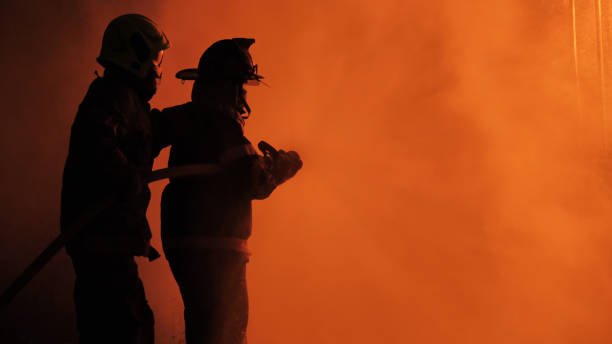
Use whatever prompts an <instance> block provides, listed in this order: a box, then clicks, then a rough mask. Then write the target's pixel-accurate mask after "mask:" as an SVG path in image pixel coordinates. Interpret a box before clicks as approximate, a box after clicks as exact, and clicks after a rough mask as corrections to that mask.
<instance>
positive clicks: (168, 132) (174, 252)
mask: <svg viewBox="0 0 612 344" xmlns="http://www.w3.org/2000/svg"><path fill="white" fill-rule="evenodd" d="M254 41H255V40H253V39H245V38H234V39H226V40H221V41H218V42H216V43H215V44H213V45H212V46H211V47H209V48H208V49H207V50H206V51H205V52H204V54H203V55H202V58H201V59H200V62H199V65H198V68H197V69H187V70H183V71H181V72H179V73H178V74H177V77H178V78H180V79H184V80H195V82H194V85H193V91H192V101H191V102H189V103H186V104H183V105H179V106H176V107H172V108H168V109H165V110H164V111H163V112H162V116H161V117H160V123H159V126H160V144H161V145H162V146H164V145H170V144H171V145H172V149H171V152H170V159H169V163H168V165H169V166H171V167H172V166H179V165H189V164H216V165H218V166H221V168H222V169H221V171H222V172H219V173H217V174H212V175H208V176H199V177H190V178H174V179H171V181H170V183H169V184H168V186H167V187H166V188H165V190H164V192H163V196H162V214H161V216H162V229H161V230H162V240H163V245H164V252H165V254H166V258H167V259H168V262H169V263H170V267H171V269H172V273H173V274H174V278H175V279H176V281H177V283H178V285H179V288H180V291H181V295H182V296H183V303H184V305H185V333H186V339H187V343H188V344H196V343H206V344H241V343H245V342H246V337H245V335H246V328H247V318H248V308H249V306H248V299H247V289H246V280H245V269H246V263H247V262H248V260H249V259H248V256H249V253H248V251H247V239H248V238H249V236H250V235H251V201H252V200H253V199H264V198H266V197H268V196H269V195H270V193H271V192H272V191H273V190H274V188H276V186H278V185H279V184H280V183H282V182H284V181H285V180H287V179H289V178H291V177H292V176H293V175H295V173H296V172H297V171H298V170H299V169H300V168H301V166H302V162H301V160H300V158H299V156H298V154H297V153H295V152H284V151H278V152H274V157H272V155H266V156H265V157H264V156H260V155H258V154H257V153H256V151H255V149H254V148H253V146H252V145H251V143H250V142H249V140H247V138H246V137H245V136H244V133H243V125H244V120H245V118H246V117H247V114H248V113H250V108H249V106H248V104H247V102H246V99H245V96H246V91H245V89H244V87H243V86H244V84H246V83H250V84H258V83H259V82H260V80H261V78H262V77H261V76H260V75H258V74H257V66H254V65H253V63H252V60H251V56H250V54H249V52H248V48H249V47H250V46H251V44H253V42H254Z"/></svg>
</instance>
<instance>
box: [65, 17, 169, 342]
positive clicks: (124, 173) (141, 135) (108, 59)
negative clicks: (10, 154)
mask: <svg viewBox="0 0 612 344" xmlns="http://www.w3.org/2000/svg"><path fill="white" fill-rule="evenodd" d="M168 47H169V42H168V40H167V38H166V36H165V35H164V33H163V32H162V31H161V30H160V29H159V27H158V26H157V25H156V24H155V23H154V22H153V21H151V20H150V19H149V18H147V17H144V16H141V15H137V14H127V15H123V16H120V17H117V18H115V19H114V20H112V21H111V22H110V23H109V25H108V27H107V28H106V31H105V32H104V37H103V39H102V49H101V52H100V56H99V57H98V59H97V60H98V62H99V63H100V64H101V65H102V66H103V67H104V75H103V77H99V76H98V77H97V78H96V79H95V80H94V81H93V82H92V83H91V85H90V87H89V90H88V92H87V94H86V96H85V98H84V100H83V102H82V103H81V105H80V106H79V109H78V112H77V115H76V118H75V120H74V123H73V125H72V129H71V135H70V144H69V151H68V157H67V159H66V164H65V168H64V175H63V185H62V200H61V221H60V222H61V227H62V230H68V228H69V227H70V226H72V225H74V223H75V221H78V219H79V217H80V216H82V215H83V214H84V213H86V212H87V211H88V210H89V209H91V208H92V207H96V204H98V203H99V202H100V201H101V200H104V199H107V198H108V199H111V200H112V199H113V197H116V198H115V199H116V201H115V202H112V204H111V206H110V207H109V208H108V209H106V210H105V211H104V212H103V213H102V214H101V215H100V216H98V217H97V218H96V219H95V220H94V221H91V222H90V223H87V224H85V226H84V228H83V229H82V230H81V231H80V232H79V234H78V235H77V236H76V238H74V239H73V240H71V241H70V242H69V243H68V244H67V245H66V250H67V252H68V254H69V255H70V257H71V259H72V263H73V266H74V270H75V273H76V281H75V289H74V302H75V305H76V319H77V329H78V331H79V340H80V342H81V343H139V344H140V343H153V341H154V337H153V312H152V311H151V309H150V307H149V305H148V302H147V300H146V298H145V293H144V289H143V285H142V282H141V280H140V278H139V276H138V270H137V265H136V263H135V261H134V256H148V257H149V258H150V259H154V258H156V253H157V252H156V251H155V250H154V249H152V248H151V247H150V244H149V242H150V238H151V233H150V230H149V225H148V223H147V219H146V216H145V215H146V209H147V206H148V203H149V199H150V191H149V188H148V186H147V185H146V183H144V182H143V179H142V175H143V173H147V172H150V171H151V168H152V165H153V158H154V155H155V154H156V153H157V151H154V149H153V148H154V146H153V135H152V123H151V118H150V116H151V111H150V107H149V103H148V102H149V100H150V99H151V98H152V97H153V95H154V94H155V92H156V89H157V83H158V82H159V79H160V78H161V62H162V57H163V51H164V50H165V49H167V48H168ZM157 256H159V255H158V254H157Z"/></svg>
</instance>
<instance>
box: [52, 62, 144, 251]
mask: <svg viewBox="0 0 612 344" xmlns="http://www.w3.org/2000/svg"><path fill="white" fill-rule="evenodd" d="M127 85H128V84H126V82H125V80H121V78H120V77H118V76H116V75H115V76H114V75H113V74H112V73H109V75H106V74H105V76H104V77H103V78H100V77H98V78H96V79H95V80H94V81H93V82H92V84H91V86H90V87H89V90H88V92H87V95H86V96H85V99H84V100H83V102H82V103H81V105H80V106H79V110H78V113H77V115H76V118H75V120H74V124H73V125H72V131H71V136H70V145H69V152H68V158H67V160H66V165H65V168H64V175H63V184H62V200H61V226H62V230H64V229H65V228H67V227H68V226H70V225H71V224H72V223H73V222H74V221H75V220H76V219H78V217H79V216H80V215H82V213H83V212H85V211H87V210H88V209H90V208H91V207H96V206H97V205H98V204H99V203H100V201H101V200H104V199H108V198H115V199H116V200H117V201H115V202H113V203H112V205H111V206H110V207H109V208H108V209H107V210H106V211H104V212H103V213H102V215H101V216H99V217H98V218H97V219H96V220H95V221H93V222H90V223H88V224H87V225H86V226H85V228H83V229H82V230H81V231H80V233H79V236H78V237H77V238H76V239H75V240H73V241H72V242H70V243H69V244H68V245H67V249H68V252H69V253H73V252H76V251H80V250H85V251H89V252H97V251H99V252H104V253H122V254H131V255H144V254H146V251H147V249H148V245H149V240H150V238H151V232H150V229H149V225H148V223H147V219H146V209H147V206H148V203H149V199H150V191H149V189H148V187H147V185H146V184H144V183H142V182H141V181H140V175H141V174H142V173H144V172H147V171H150V170H151V168H152V166H153V158H154V155H155V154H154V150H153V145H152V144H153V141H152V140H153V139H152V125H151V118H150V107H149V104H148V102H147V101H148V99H143V97H141V96H140V95H139V94H138V92H137V91H136V90H135V89H134V88H131V87H128V86H127Z"/></svg>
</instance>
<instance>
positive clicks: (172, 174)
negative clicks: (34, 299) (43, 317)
mask: <svg viewBox="0 0 612 344" xmlns="http://www.w3.org/2000/svg"><path fill="white" fill-rule="evenodd" d="M220 171H221V166H219V165H216V164H194V165H184V166H177V167H171V168H164V169H160V170H155V171H152V172H151V173H150V174H148V175H147V176H146V177H145V182H146V183H152V182H155V181H158V180H162V179H166V178H177V177H187V176H196V175H197V176H202V175H210V174H215V173H218V172H220ZM115 201H116V199H115V197H114V196H113V197H108V198H106V199H104V200H102V201H101V202H99V203H97V204H96V205H95V206H92V207H91V208H89V209H88V210H87V211H85V212H84V213H83V214H82V215H81V216H80V217H79V218H78V219H76V220H75V221H74V222H73V223H72V224H71V225H70V226H69V227H68V228H66V229H65V230H64V231H63V232H62V233H61V234H59V235H58V236H57V237H56V238H55V240H53V241H52V242H51V243H50V244H49V245H48V246H47V247H46V248H45V249H44V250H43V251H42V252H41V253H40V254H39V255H38V257H36V259H34V261H32V263H31V264H30V265H28V267H27V268H26V269H25V270H24V271H23V272H22V273H21V275H19V277H17V279H16V280H15V281H14V282H13V283H12V284H11V285H10V286H9V287H8V288H7V289H6V290H5V291H4V292H3V293H2V296H0V309H2V308H5V307H6V306H8V304H9V303H10V302H11V301H12V300H13V299H14V298H15V296H17V294H18V293H19V292H20V291H21V290H22V289H23V288H24V287H25V286H26V285H27V284H28V283H29V282H30V281H31V280H32V278H34V276H36V274H38V273H39V272H40V270H42V268H44V267H45V265H47V263H49V261H51V259H52V258H53V257H54V256H55V255H56V254H57V253H58V252H59V251H60V250H61V249H62V248H63V247H64V246H65V245H66V243H68V242H69V241H70V240H72V239H73V238H74V237H75V236H76V235H77V234H78V233H79V232H80V231H81V229H83V228H84V227H85V226H86V225H87V224H88V223H90V222H91V221H92V220H94V219H95V218H96V217H97V216H99V215H100V214H101V213H102V212H104V211H105V210H106V209H108V208H109V207H110V206H112V205H113V203H115Z"/></svg>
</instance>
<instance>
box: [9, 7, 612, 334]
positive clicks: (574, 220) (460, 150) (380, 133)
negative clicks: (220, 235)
mask: <svg viewBox="0 0 612 344" xmlns="http://www.w3.org/2000/svg"><path fill="white" fill-rule="evenodd" d="M142 4H144V2H142ZM142 4H140V5H142ZM105 6H106V7H104V8H100V9H97V8H94V9H92V8H89V7H84V8H83V7H79V11H78V13H80V14H81V15H82V17H83V18H90V19H91V22H90V23H89V24H87V25H85V24H83V22H81V21H80V20H77V19H75V18H81V17H78V16H77V15H76V14H75V13H76V12H70V11H68V12H67V13H69V14H63V15H65V17H66V18H71V20H72V22H71V23H72V24H70V25H71V26H70V25H68V24H66V25H68V26H67V27H66V28H63V27H62V26H61V25H60V24H59V22H60V21H59V20H57V21H53V20H52V19H46V20H50V21H51V23H56V26H57V27H58V30H63V31H62V32H66V33H69V32H75V33H74V35H76V37H77V38H78V39H77V38H75V39H74V42H76V43H74V44H76V45H77V46H75V47H73V46H70V45H68V44H64V45H62V47H63V48H64V49H63V50H61V51H60V52H54V53H53V55H52V57H53V59H54V60H56V61H63V62H62V66H63V67H64V68H63V70H71V69H70V68H72V69H74V71H73V72H74V73H76V74H78V73H83V76H79V77H78V78H77V77H74V79H72V78H70V77H68V78H66V77H63V74H62V75H56V74H53V75H52V76H53V79H54V80H63V83H62V84H61V85H62V87H56V88H51V87H48V88H46V89H47V91H48V92H55V93H53V94H54V97H51V96H50V95H49V96H48V98H43V100H44V102H42V101H41V104H43V103H44V104H46V105H49V104H51V105H53V108H54V109H55V110H56V113H61V114H62V115H61V116H59V120H58V119H57V118H55V119H53V118H51V119H48V123H47V124H48V125H46V127H45V128H52V129H53V130H47V132H48V133H51V134H46V135H55V136H52V138H54V139H55V141H51V142H54V143H53V144H51V145H49V144H46V143H48V142H49V141H45V140H42V139H41V140H40V142H39V143H36V144H32V145H31V146H28V147H30V148H31V149H30V148H28V149H25V148H24V149H22V150H21V151H19V150H15V151H14V153H10V154H15V155H16V156H23V155H26V153H27V152H26V151H29V149H30V150H32V151H35V152H40V151H42V152H43V153H37V154H35V155H34V158H33V161H34V162H32V165H33V166H34V167H38V168H39V169H42V168H48V169H50V170H52V171H53V175H54V177H53V178H50V177H47V176H45V177H44V178H43V177H42V176H38V177H36V178H37V179H35V184H34V185H36V186H37V187H38V186H40V185H45V186H46V189H45V190H46V193H41V192H38V194H43V195H45V197H46V198H45V200H47V202H44V203H41V204H43V205H41V206H34V205H31V204H32V203H28V201H26V198H27V199H30V198H28V197H26V196H25V194H17V195H16V196H11V197H13V198H11V199H12V200H18V201H12V202H8V201H7V202H6V203H7V208H6V209H7V210H6V211H5V213H6V214H7V217H6V218H7V219H10V221H9V220H6V222H7V223H11V224H12V223H18V221H22V222H23V223H28V224H31V226H29V227H26V226H25V225H23V230H20V229H22V227H20V226H12V227H11V226H8V228H10V230H11V231H9V232H7V233H11V234H10V237H11V238H13V237H15V238H18V239H19V240H21V241H19V240H17V241H15V240H13V239H11V245H8V244H4V246H2V248H5V249H6V250H8V251H6V250H5V251H3V252H9V253H10V254H9V255H10V257H14V256H24V257H25V256H34V255H35V253H36V252H37V250H38V249H40V248H42V247H43V245H44V244H43V243H46V241H47V240H49V238H51V237H52V234H49V233H51V232H52V231H51V230H49V228H56V227H54V226H55V225H56V224H55V223H49V224H47V225H46V226H42V225H40V224H36V223H33V222H34V221H33V220H31V219H33V218H39V217H40V218H55V217H52V216H56V215H57V211H58V209H59V208H58V207H59V205H58V204H57V202H58V201H59V187H58V185H57V184H58V183H59V180H60V179H59V176H60V175H61V165H62V164H63V159H64V158H65V149H66V142H67V135H68V131H67V130H68V128H69V124H70V121H71V120H72V119H73V116H74V112H75V110H76V106H77V104H78V102H79V101H80V100H81V97H82V95H83V94H84V93H85V90H84V87H86V85H87V83H88V82H89V81H90V80H91V77H92V76H91V74H90V73H91V70H92V69H93V68H94V67H95V61H94V58H95V56H96V53H97V51H98V42H99V39H100V37H101V36H102V32H103V30H104V26H105V25H106V23H107V22H108V20H110V19H111V18H113V17H114V16H116V15H119V14H122V13H125V12H142V13H143V14H146V15H149V16H151V17H152V18H153V19H155V20H156V21H157V22H159V23H160V25H161V26H162V27H163V28H164V30H165V31H166V34H167V35H168V37H169V39H170V41H171V43H172V45H173V46H172V48H171V49H170V50H169V51H168V53H167V54H166V56H165V58H164V68H165V71H164V80H163V83H162V85H161V89H160V91H159V93H158V95H157V96H156V97H155V98H154V99H153V105H154V106H156V107H159V108H163V107H166V106H172V105H176V104H178V103H183V102H185V101H187V100H188V99H189V94H190V91H191V84H190V83H186V84H184V85H183V84H181V83H180V82H179V81H178V80H176V79H174V77H173V75H174V74H175V73H176V72H177V71H178V70H180V69H182V68H185V67H192V66H195V65H196V64H197V61H198V58H199V57H200V55H201V53H202V52H203V50H204V49H205V48H206V47H208V46H209V45H210V44H211V43H213V42H214V41H216V40H218V39H221V38H229V37H240V36H242V37H254V38H256V40H257V41H256V43H255V45H254V46H253V48H252V52H253V56H254V59H255V62H256V63H257V64H258V65H259V71H260V72H261V73H262V74H263V75H264V76H265V77H266V79H265V81H266V82H267V83H269V84H270V85H271V88H266V87H258V88H250V89H248V91H249V101H250V105H251V107H252V108H253V115H252V117H251V119H249V120H248V121H247V125H246V133H247V136H248V137H249V138H250V139H251V140H252V141H253V142H258V141H259V140H262V139H265V140H266V141H268V142H270V143H272V144H273V145H275V146H277V147H279V148H284V149H295V150H297V151H298V152H300V154H301V155H302V158H303V160H304V168H303V170H302V171H301V172H299V173H298V175H297V176H296V177H295V179H293V180H290V181H289V182H287V183H286V184H284V185H282V186H281V187H280V188H279V189H277V190H276V191H275V192H274V193H273V195H272V196H271V197H270V198H269V199H267V200H265V201H257V202H255V213H254V230H253V237H252V239H251V240H250V246H251V250H252V251H253V256H252V259H251V262H250V263H249V265H248V266H249V268H248V269H249V270H248V282H249V293H250V303H251V313H250V325H249V341H250V342H251V343H272V344H273V343H287V342H290V343H296V344H301V343H353V344H365V343H397V344H404V343H412V342H414V343H466V344H467V343H470V344H472V343H482V344H484V343H509V344H510V343H512V344H514V343H609V342H610V341H612V329H611V328H610V326H609V314H608V313H609V310H610V309H612V263H611V262H612V254H611V253H610V252H611V250H610V247H612V231H610V230H609V229H608V227H609V223H610V221H611V220H612V218H611V216H610V215H609V214H611V213H612V212H611V211H610V210H612V202H611V198H610V194H611V193H610V191H612V190H610V186H611V184H610V183H609V182H608V180H609V178H610V174H609V169H610V168H611V167H612V163H610V159H609V157H608V154H609V148H610V147H609V146H610V142H609V131H610V129H611V126H610V125H609V121H610V118H609V117H610V109H612V108H611V107H610V106H609V100H608V99H609V97H608V94H609V91H610V89H611V88H610V85H612V79H611V78H610V77H611V76H612V75H611V74H610V73H611V71H612V64H610V61H611V60H610V59H609V56H610V53H612V50H611V49H610V47H612V45H610V33H611V32H610V28H611V27H612V26H611V23H612V22H611V19H612V17H611V16H610V15H609V14H608V13H610V11H609V10H610V9H612V8H611V7H610V6H612V5H611V4H610V3H609V2H608V1H604V0H601V1H600V0H597V1H584V0H564V1H561V0H559V1H553V2H551V1H527V0H525V1H520V0H501V1H497V2H495V3H494V4H493V3H491V2H490V1H451V0H443V1H435V2H425V1H406V0H379V1H365V0H358V1H346V0H337V1H316V0H315V1H308V2H287V1H271V0H260V1H242V2H231V3H227V4H225V3H224V4H220V3H216V2H201V1H183V2H180V3H178V2H171V1H166V2H164V3H162V4H160V5H159V6H158V7H150V5H146V6H144V5H143V6H139V4H138V3H137V2H129V3H128V4H123V3H122V4H121V5H119V4H109V5H105ZM53 13H55V12H53ZM62 13H63V12H62ZM58 16H59V14H58ZM42 23H43V24H45V23H47V22H42ZM43 24H40V27H39V28H38V30H39V31H41V32H47V31H48V27H49V26H52V25H46V24H45V25H43ZM94 24H95V25H94ZM85 27H86V28H87V29H86V30H85V29H83V30H82V31H76V30H77V29H76V28H85ZM24 32H25V31H24ZM77 34H78V35H77ZM23 36H24V37H25V39H26V40H29V41H28V42H33V41H34V38H33V37H29V36H28V35H27V34H25V33H24V34H23ZM49 39H55V40H57V41H59V42H64V43H65V41H64V40H67V39H68V38H65V37H64V38H61V39H60V38H49ZM52 42H55V41H52ZM71 42H72V41H71ZM49 45H50V46H51V45H52V44H51V43H49ZM77 47H78V48H79V49H77ZM81 50H86V51H87V54H85V53H79V54H80V55H79V54H77V53H76V52H75V51H81ZM44 51H55V50H52V49H46V50H44ZM19 54H21V55H23V56H26V55H27V49H26V48H23V49H22V50H19ZM27 56H29V55H27ZM75 56H76V57H75ZM63 59H65V60H63ZM25 61H30V60H27V59H26V60H25ZM67 61H76V62H74V63H69V62H67ZM83 61H86V62H83ZM11 63H21V62H19V61H17V62H11ZM28 63H29V64H33V61H30V62H28ZM23 64H24V65H26V63H25V62H23ZM24 67H25V66H24ZM19 70H23V69H19ZM46 73H47V74H44V75H46V76H50V75H51V74H50V73H52V72H50V71H46ZM85 73H87V76H85ZM9 74H10V75H11V76H12V79H11V80H13V81H14V83H17V82H18V81H19V80H20V79H19V77H21V75H22V74H19V73H17V72H15V73H9ZM67 74H70V73H67ZM41 80H42V79H41ZM44 80H48V79H44ZM40 82H42V81H40ZM27 85H28V86H27V89H28V90H32V92H34V90H36V86H38V85H35V84H27ZM3 88H4V89H13V88H14V85H8V86H5V87H3ZM22 93H23V92H22ZM60 95H61V97H59V96H60ZM15 97H16V96H15ZM43 97H47V95H46V94H44V95H43ZM23 103H24V104H25V103H26V102H25V101H24V102H23ZM28 104H29V103H28ZM32 106H34V105H32ZM38 106H39V107H42V106H43V105H38ZM7 120H8V119H7ZM10 121H13V122H15V123H21V122H18V121H17V120H15V119H14V118H10ZM13 122H11V123H13ZM58 122H59V123H60V124H58ZM37 125H38V127H39V128H40V127H41V126H40V125H39V124H37ZM32 126H33V125H32ZM18 128H20V129H19V130H21V131H17V132H28V129H29V128H30V127H29V126H26V125H23V126H21V127H18ZM5 131H7V132H8V129H7V130H5ZM41 131H42V130H41ZM7 135H8V134H7ZM11 135H12V134H11ZM5 137H12V138H14V136H10V135H8V136H6V135H5V136H3V138H5ZM6 142H7V144H5V145H3V146H9V144H8V142H10V141H6ZM49 147H51V148H54V150H52V149H51V148H49ZM15 149H16V148H15ZM11 152H13V151H11ZM15 152H16V153H15ZM10 154H9V153H7V154H6V156H13V155H10ZM167 156H168V151H164V152H163V153H162V155H161V156H160V157H159V159H158V160H157V162H156V163H157V165H156V167H157V168H161V167H164V166H165V163H166V160H167ZM13 160H16V161H17V163H19V164H23V162H20V161H21V160H18V159H13ZM28 166H29V165H28ZM26 170H30V169H26ZM7 171H9V172H10V171H13V170H12V169H10V170H9V169H5V170H3V171H2V173H3V174H2V175H3V176H4V177H6V178H5V179H6V181H5V184H6V185H7V188H8V189H9V190H14V189H11V188H10V183H11V182H12V183H14V182H15V180H16V181H19V182H20V183H21V184H27V182H26V177H27V176H21V175H19V174H17V173H12V172H10V173H9V172H7ZM11 173H12V174H11ZM37 173H38V172H37ZM36 175H38V174H36ZM20 178H21V179H20ZM49 180H52V182H49ZM45 183H46V184H45ZM163 186H164V185H163V183H161V182H159V183H156V184H154V185H153V186H152V191H153V198H152V201H151V208H150V212H149V218H150V221H151V225H152V229H153V233H154V236H155V238H154V244H155V245H156V246H158V247H159V246H161V245H160V242H159V200H160V199H159V198H160V193H161V190H162V189H163ZM32 188H34V187H32ZM30 191H31V192H30V194H35V191H36V190H34V189H33V190H30ZM7 194H8V193H7ZM11 195H12V194H11ZM7 197H9V196H7ZM47 198H48V199H47ZM36 204H38V203H36ZM15 209H28V211H22V212H18V211H17V210H15ZM15 214H20V215H15ZM32 214H34V215H35V216H32ZM42 215H45V216H46V217H44V216H42ZM13 220H14V221H13ZM50 222H52V221H50ZM32 228H35V229H32ZM36 231H38V232H36ZM56 232H57V231H55V232H52V233H56ZM33 233H38V237H35V238H36V240H33V239H32V238H33V237H34V235H35V234H33ZM5 235H6V237H3V239H5V238H8V237H9V234H5ZM2 241H3V242H8V239H6V240H2ZM32 242H36V243H38V242H41V244H40V245H39V246H33V245H32V244H31V243H32ZM25 246H31V247H29V248H30V249H29V250H28V251H27V252H25V251H20V252H18V253H16V252H15V249H14V247H25ZM9 255H7V256H9ZM24 259H25V258H24ZM59 259H60V262H61V264H60V263H57V264H56V266H55V268H54V269H55V271H62V275H61V276H64V277H63V280H62V281H64V282H63V283H64V284H63V285H65V287H64V288H60V287H57V288H55V290H56V292H57V293H59V294H58V295H60V297H58V298H57V299H55V300H56V301H55V302H57V303H58V305H59V306H58V307H60V306H61V307H63V309H68V310H70V309H72V308H71V307H72V305H71V304H70V299H69V290H70V285H69V282H70V276H71V275H70V274H71V271H70V267H69V263H68V261H67V259H66V257H65V256H62V257H61V258H59ZM26 260H27V259H26ZM9 261H10V258H6V259H5V262H9ZM1 265H2V266H11V269H13V270H14V271H12V270H11V274H10V275H11V276H12V275H15V274H16V272H17V270H19V267H20V266H17V265H14V266H12V265H10V264H8V263H7V264H1ZM24 265H25V264H24ZM140 267H141V271H142V275H143V279H144V282H145V285H146V288H147V293H148V297H149V300H150V303H151V305H152V307H153V309H154V311H155V314H156V326H157V327H156V331H157V337H158V342H160V343H180V340H181V337H182V333H181V332H182V331H183V324H182V305H181V301H180V295H179V293H178V289H177V287H176V285H175V283H174V281H173V279H172V276H171V274H170V271H169V269H168V267H167V263H166V262H165V261H164V260H163V259H161V260H158V261H156V262H154V263H151V264H149V263H145V262H144V261H143V262H142V264H140ZM8 275H9V274H8V273H7V276H8ZM54 276H55V275H52V274H51V273H47V274H46V275H43V276H41V277H39V279H38V280H35V281H34V286H33V287H30V288H31V289H30V290H29V291H25V293H26V296H24V297H23V298H22V299H21V301H19V300H17V305H23V304H24V303H25V302H26V301H24V300H26V299H35V297H37V295H43V296H40V299H42V300H47V299H49V298H50V297H48V296H44V295H46V294H44V293H45V292H47V291H45V290H46V285H47V284H49V285H53V283H56V284H57V285H59V284H60V282H56V279H55V278H54ZM45 283H46V284H45ZM34 291H36V292H37V293H38V294H36V293H35V292H34ZM28 293H29V294H28ZM47 293H48V292H47ZM58 300H59V301H58ZM20 302H21V303H20ZM32 302H34V301H32ZM15 307H17V306H15ZM31 308H32V309H31V310H30V311H29V312H28V313H27V314H30V313H32V312H36V310H35V309H34V308H35V307H33V306H32V307H31ZM43 309H44V308H43ZM39 312H40V311H39ZM64 312H65V311H64ZM24 314H26V313H24ZM21 319H23V322H24V323H25V322H26V320H25V319H27V318H26V317H25V316H23V317H22V318H21ZM36 319H37V320H36V322H34V323H33V324H32V325H31V327H27V328H28V329H32V328H38V327H44V326H43V325H40V324H42V323H43V320H42V319H44V314H38V317H37V318H36ZM7 321H8V320H7ZM35 324H38V325H35ZM21 327H23V328H26V326H24V325H22V326H21ZM31 332H34V331H31ZM42 333H46V332H44V331H43V332H42Z"/></svg>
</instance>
